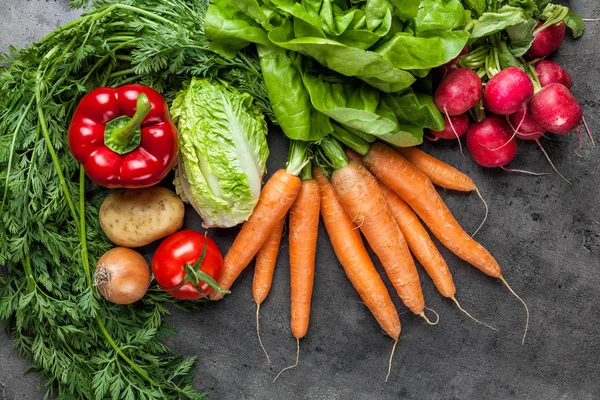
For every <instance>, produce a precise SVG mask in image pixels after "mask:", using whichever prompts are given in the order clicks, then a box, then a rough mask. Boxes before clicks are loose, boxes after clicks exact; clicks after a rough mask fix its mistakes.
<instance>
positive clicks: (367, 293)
mask: <svg viewBox="0 0 600 400" xmlns="http://www.w3.org/2000/svg"><path fill="white" fill-rule="evenodd" d="M313 175H314V176H315V178H316V179H317V182H319V187H320V188H321V215H322V217H323V222H324V224H325V229H326V230H327V234H328V235H329V239H330V240H331V245H332V246H333V250H334V252H335V255H336V256H337V258H338V260H339V261H340V264H342V267H343V268H344V272H345V273H346V275H347V276H348V279H350V282H351V283H352V286H354V288H355V289H356V291H357V292H358V294H359V296H360V298H361V299H362V301H363V302H364V303H365V305H366V306H367V308H368V309H369V310H370V311H371V313H372V314H373V316H374V317H375V319H376V320H377V322H378V323H379V325H381V328H382V329H383V330H384V331H385V332H386V333H387V334H388V335H390V336H391V337H392V338H393V339H398V338H399V337H400V330H401V327H400V318H399V316H398V311H396V307H395V306H394V303H393V302H392V299H391V297H390V294H389V293H388V290H387V288H386V287H385V284H384V283H383V280H381V277H380V276H379V274H378V273H377V270H376V269H375V266H374V265H373V262H372V261H371V258H370V257H369V254H368V253H367V249H366V248H365V246H364V244H363V241H362V238H361V236H360V231H359V230H358V229H357V226H356V224H355V223H354V222H353V221H352V219H350V217H349V216H348V214H347V213H346V211H345V210H344V208H343V206H342V203H340V200H339V199H338V198H337V196H336V194H335V189H334V188H333V186H332V185H331V183H330V182H329V181H328V180H327V178H326V177H325V176H324V175H323V172H322V171H321V170H320V169H314V170H313Z"/></svg>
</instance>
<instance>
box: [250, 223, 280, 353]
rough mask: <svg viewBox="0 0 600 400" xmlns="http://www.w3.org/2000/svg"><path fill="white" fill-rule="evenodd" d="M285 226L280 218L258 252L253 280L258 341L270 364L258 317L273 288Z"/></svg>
mask: <svg viewBox="0 0 600 400" xmlns="http://www.w3.org/2000/svg"><path fill="white" fill-rule="evenodd" d="M284 226H285V217H283V218H281V220H279V222H278V223H277V225H276V226H275V229H274V230H273V232H271V235H270V236H269V238H268V239H267V241H266V242H265V244H263V246H262V247H261V248H260V250H259V251H258V253H257V254H256V260H255V263H254V280H253V281H252V296H253V297H254V301H255V302H256V335H257V336H258V342H259V343H260V347H261V348H262V349H263V351H264V352H265V356H266V357H267V362H268V363H269V364H270V363H271V360H270V358H269V354H268V353H267V350H266V349H265V346H263V343H262V340H261V338H260V326H259V324H258V318H259V313H260V305H261V304H262V302H263V301H264V300H265V299H266V298H267V295H268V294H269V291H270V290H271V283H272V282H273V273H274V272H275V264H276V263H277V254H278V253H279V243H280V242H281V235H282V233H283V228H284Z"/></svg>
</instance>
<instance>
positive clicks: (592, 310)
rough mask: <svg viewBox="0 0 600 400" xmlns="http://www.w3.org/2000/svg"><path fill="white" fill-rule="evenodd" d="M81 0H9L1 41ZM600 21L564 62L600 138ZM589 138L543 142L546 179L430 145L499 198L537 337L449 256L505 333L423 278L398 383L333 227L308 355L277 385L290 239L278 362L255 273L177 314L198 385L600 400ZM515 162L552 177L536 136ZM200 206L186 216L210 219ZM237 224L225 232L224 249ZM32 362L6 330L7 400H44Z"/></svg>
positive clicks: (270, 311)
mask: <svg viewBox="0 0 600 400" xmlns="http://www.w3.org/2000/svg"><path fill="white" fill-rule="evenodd" d="M571 3H572V4H571V5H572V7H574V9H575V10H576V11H577V12H579V13H581V14H582V15H584V16H586V17H599V16H600V5H599V4H598V2H597V1H595V0H583V1H578V2H571ZM66 4H67V1H66V0H60V1H41V0H35V1H17V0H0V15H2V19H3V22H2V25H0V33H1V34H0V51H4V50H6V49H7V47H8V44H10V43H13V44H25V43H28V42H31V41H33V40H36V39H39V38H41V37H42V36H43V34H44V33H45V32H48V31H50V30H52V29H53V28H56V27H57V26H59V25H60V24H61V23H64V22H66V21H68V20H69V19H71V18H73V17H74V15H75V14H73V13H69V12H68V11H67V6H66ZM599 35H600V24H594V23H590V24H588V27H587V32H586V34H585V35H584V37H582V38H581V39H579V40H577V41H573V40H571V39H568V40H567V41H566V43H565V44H564V46H563V47H562V48H561V49H560V50H559V51H558V52H557V53H556V55H555V56H554V59H555V60H556V61H558V62H560V63H561V64H563V65H564V66H565V67H566V69H567V70H569V72H571V74H572V75H573V77H574V87H573V91H574V93H575V95H576V96H577V97H578V98H579V99H580V101H581V103H582V105H583V107H584V110H585V113H586V117H587V121H588V123H589V125H590V127H591V128H592V130H593V132H595V138H596V140H597V141H598V142H600V135H598V134H597V132H598V131H599V130H600V117H599V115H598V113H597V111H598V105H599V104H600V92H599V91H598V88H599V84H600V71H599V70H598V67H597V65H598V55H597V54H598V53H600V42H599V41H598V37H599ZM269 140H270V141H271V144H272V146H273V148H274V151H273V153H274V155H273V156H272V157H271V159H270V160H269V167H270V170H271V171H273V170H275V168H277V167H279V166H281V165H282V163H283V161H282V160H283V159H284V158H285V145H286V143H285V141H284V140H283V139H282V138H281V137H279V136H278V135H276V134H273V135H271V136H270V139H269ZM577 143H578V140H577V136H576V135H575V134H569V135H564V136H561V137H556V136H554V137H552V138H550V139H544V140H543V144H544V146H545V148H546V150H547V151H548V153H549V154H550V156H551V157H552V159H553V160H554V162H555V164H556V166H557V168H558V169H559V170H560V171H562V173H563V174H564V175H565V176H567V177H568V178H569V179H571V180H572V182H573V186H569V185H567V184H566V183H565V182H563V181H562V180H561V179H560V178H559V177H558V176H556V175H548V176H543V177H531V176H525V175H519V174H511V173H507V172H503V171H499V170H486V169H483V168H480V167H478V166H477V165H475V164H474V162H473V161H472V160H471V159H469V157H468V156H467V157H466V158H463V157H462V156H461V155H460V153H459V152H458V147H457V145H456V144H454V143H446V144H437V145H435V146H434V145H431V144H426V145H425V146H424V147H425V148H426V150H427V151H429V152H431V153H432V154H434V155H435V156H438V157H439V158H441V159H443V160H446V161H448V162H450V163H451V164H453V165H455V166H457V167H458V168H460V169H462V170H464V171H465V172H467V173H468V174H469V175H471V176H472V177H473V178H474V180H475V181H476V182H477V184H478V185H479V188H480V190H481V192H482V194H483V195H484V196H485V197H486V199H487V201H488V204H489V206H490V211H491V212H490V216H489V218H488V221H487V223H486V225H485V227H484V228H483V230H482V231H481V232H480V233H479V234H478V239H479V241H480V242H481V243H483V244H484V245H485V246H487V247H488V248H489V249H490V251H491V252H492V253H493V254H494V255H495V256H496V257H497V259H498V261H499V262H500V264H501V265H502V266H503V268H504V271H505V276H506V278H507V279H508V281H509V282H510V283H511V284H512V286H513V288H514V289H515V290H516V291H517V292H518V293H520V294H521V295H522V297H523V299H524V300H525V301H526V302H527V304H528V305H529V308H530V310H531V321H530V330H529V334H528V337H527V341H526V344H525V345H524V346H521V343H520V339H521V335H522V331H523V327H524V322H525V320H524V312H523V308H522V306H521V305H520V303H519V302H517V301H516V300H515V299H514V298H513V297H511V296H510V294H509V293H508V291H507V290H506V289H505V288H504V287H503V286H502V285H501V284H500V283H499V282H498V281H496V280H494V279H490V278H488V277H486V276H484V275H483V274H482V273H480V272H479V271H477V270H475V269H474V268H472V267H470V266H469V265H467V264H465V263H464V262H462V261H460V260H459V259H457V258H456V257H454V256H453V255H451V254H450V253H449V252H447V251H443V253H444V255H445V256H446V259H447V260H448V263H449V265H450V268H451V269H452V272H453V275H454V279H455V282H456V284H457V287H458V294H457V297H458V298H459V300H461V301H462V305H463V306H464V307H465V308H466V309H468V310H469V311H470V312H472V313H473V314H474V315H476V316H478V317H479V318H481V319H483V320H485V321H487V322H489V323H491V324H493V325H494V326H496V327H497V328H499V330H500V332H499V333H496V332H494V331H492V330H489V329H486V328H484V327H482V326H480V325H477V324H475V323H473V322H472V321H470V320H469V319H467V318H466V317H465V316H464V315H463V314H461V313H459V312H458V311H457V309H456V308H455V307H454V306H453V304H452V303H451V302H449V301H446V300H444V299H442V298H441V297H440V296H439V295H438V294H437V293H436V291H435V288H434V287H433V285H432V283H431V281H430V280H429V279H428V278H427V277H426V276H425V275H424V274H422V285H423V290H424V294H425V298H426V302H427V305H428V306H429V307H432V308H434V309H435V310H437V311H438V312H439V313H440V315H441V317H442V318H441V321H440V323H439V324H438V325H437V326H428V325H425V324H423V323H422V321H421V320H420V319H419V318H417V317H414V316H412V315H411V314H410V313H407V312H405V311H406V309H405V308H404V307H403V306H401V303H400V301H399V300H398V299H397V298H396V304H397V306H398V308H399V310H400V311H401V312H403V314H402V315H401V319H402V323H403V333H402V338H401V340H400V342H399V345H398V348H397V350H396V355H395V358H394V363H393V369H392V374H391V377H390V380H389V382H387V383H385V382H384V378H385V373H386V367H387V358H388V356H389V352H390V350H391V347H392V342H391V340H390V339H389V338H388V337H386V336H385V335H384V334H383V333H382V332H381V330H380V328H379V327H378V325H377V323H376V322H375V321H374V319H373V318H372V317H371V315H370V314H369V312H368V310H367V309H366V308H365V307H364V305H362V304H361V303H360V299H359V297H358V295H356V293H355V292H354V290H353V289H352V287H351V285H350V283H349V282H348V280H347V279H346V277H345V276H344V273H343V271H342V270H341V268H340V267H339V265H338V263H337V261H336V259H335V256H334V255H333V252H332V249H331V246H330V244H329V243H328V240H327V238H326V236H325V231H324V230H323V229H321V231H320V237H319V252H318V255H317V267H316V277H317V279H316V282H315V291H314V297H313V313H312V316H311V326H310V330H309V333H308V335H307V336H306V337H305V338H304V339H302V341H301V344H300V346H301V355H300V365H299V366H298V368H296V369H294V370H290V371H287V372H286V373H285V374H284V375H282V376H281V377H280V378H279V380H278V381H277V382H276V383H272V380H273V378H274V376H275V375H276V373H277V372H278V371H279V370H280V369H281V368H282V367H284V366H286V365H289V364H291V363H293V361H294V356H295V354H294V351H295V343H294V341H293V339H292V335H291V333H290V329H289V276H288V262H287V257H288V246H287V244H286V240H284V242H283V245H282V248H281V253H280V257H279V264H278V267H277V270H276V273H275V281H274V282H275V283H274V286H273V290H272V292H271V294H270V296H269V298H268V299H267V301H266V302H265V303H264V305H263V307H262V310H261V311H262V318H261V328H262V338H263V341H264V344H265V346H266V348H267V349H268V350H269V352H270V355H271V360H272V365H271V366H268V365H266V362H265V359H264V356H263V353H262V351H261V349H260V347H259V346H258V342H257V339H256V333H255V319H254V318H255V314H254V313H255V305H254V303H253V302H252V296H251V291H250V289H251V282H252V268H249V269H248V270H247V271H245V272H244V273H243V274H242V275H241V277H240V278H239V281H238V282H237V283H236V285H235V286H234V288H233V289H234V293H233V294H232V295H230V296H228V297H227V298H226V299H224V300H223V301H221V302H219V303H217V304H211V305H209V306H207V307H205V308H203V309H202V310H198V311H196V312H194V313H193V314H184V313H179V312H176V313H175V314H174V315H173V317H172V318H171V322H172V323H173V324H174V325H175V326H176V327H177V328H178V329H179V331H180V336H179V337H178V338H176V339H173V340H171V342H170V344H171V345H172V346H173V348H174V349H175V351H177V352H180V353H183V354H186V355H190V356H191V355H197V356H198V357H199V362H198V367H199V369H200V373H199V374H198V375H197V378H196V381H195V384H196V386H197V387H198V388H199V389H204V390H207V391H208V392H209V393H210V398H211V399H235V400H240V399H316V400H317V399H318V400H320V399H323V400H325V399H327V400H334V399H344V400H345V399H382V400H384V399H385V400H387V399H390V400H391V399H414V400H423V399H427V400H450V399H456V400H457V399H460V400H463V399H464V400H467V399H468V400H479V399H531V400H546V399H556V400H559V399H560V400H569V399H577V400H592V399H598V398H600V381H599V379H598V373H599V367H598V362H599V356H600V348H599V341H600V328H599V325H598V320H599V315H600V274H599V267H600V260H599V254H600V207H599V200H600V195H598V187H600V174H599V173H598V170H599V167H600V149H592V148H591V146H590V144H589V141H588V140H587V139H584V147H583V150H582V151H581V156H582V157H581V158H580V157H578V156H577V155H576V154H574V153H573V151H572V150H573V149H574V148H575V147H576V146H577ZM519 146H520V147H519V153H518V156H517V158H516V159H515V161H514V162H513V163H512V164H511V165H510V166H511V167H514V168H523V169H529V170H536V171H551V170H550V167H549V166H548V164H547V162H546V161H545V159H544V158H543V155H542V153H541V152H540V151H539V150H538V149H537V148H536V146H535V144H533V143H520V144H519ZM442 196H443V197H444V199H445V200H446V201H447V203H448V205H449V207H450V208H451V209H452V210H453V211H454V213H455V215H456V217H457V218H458V220H459V221H460V222H461V223H462V224H463V225H464V226H465V227H466V228H467V229H468V230H474V229H475V228H476V227H477V225H478V224H479V222H480V220H481V218H482V216H483V210H482V206H481V204H480V202H479V200H478V199H477V197H475V196H471V195H463V194H458V193H452V192H444V191H442ZM198 222H199V221H198V219H197V218H196V216H195V215H194V214H193V213H192V212H189V213H188V214H187V221H186V225H187V226H191V227H194V226H197V224H198ZM234 234H235V230H229V231H215V232H213V235H214V236H215V238H216V239H217V240H218V241H219V243H220V244H221V246H222V248H223V250H226V249H227V248H228V246H229V245H230V243H231V241H232V239H233V237H234ZM27 367H28V364H27V363H26V362H25V361H24V360H23V359H21V358H20V356H19V355H18V354H17V353H16V352H15V351H14V349H13V347H12V343H11V340H10V338H9V337H8V336H7V335H6V334H5V333H4V332H3V333H1V334H0V399H11V400H12V399H21V398H32V399H39V398H42V396H43V389H40V388H38V387H37V385H38V383H39V379H38V378H37V377H36V376H35V375H23V374H24V372H25V370H26V369H27Z"/></svg>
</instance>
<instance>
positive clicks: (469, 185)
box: [397, 147, 489, 236]
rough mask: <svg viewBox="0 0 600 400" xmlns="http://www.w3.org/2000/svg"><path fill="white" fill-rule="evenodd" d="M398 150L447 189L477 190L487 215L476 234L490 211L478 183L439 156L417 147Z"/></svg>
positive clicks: (434, 182) (432, 179)
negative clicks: (439, 158)
mask: <svg viewBox="0 0 600 400" xmlns="http://www.w3.org/2000/svg"><path fill="white" fill-rule="evenodd" d="M397 150H398V151H399V152H400V154H402V155H403V156H404V157H405V158H406V159H407V160H408V161H410V163H411V164H412V165H414V166H415V167H417V169H419V171H421V172H422V173H423V174H424V175H425V176H427V177H428V178H429V179H430V180H431V182H432V183H433V184H435V185H438V186H441V187H443V188H445V189H451V190H458V191H461V192H472V191H475V192H476V193H477V196H479V198H480V199H481V201H482V202H483V205H484V206H485V217H484V218H483V221H482V222H481V224H480V225H479V227H478V228H477V229H476V230H475V232H474V233H473V234H472V235H471V236H475V235H476V234H477V232H479V230H480V229H481V227H482V226H483V224H484V223H485V221H486V220H487V215H488V212H489V209H488V205H487V203H486V201H485V200H484V198H483V196H481V193H480V192H479V189H478V188H477V185H475V182H473V180H472V179H471V178H469V176H468V175H466V174H464V173H463V172H461V171H459V170H458V169H456V168H454V167H453V166H451V165H449V164H446V163H445V162H443V161H441V160H438V159H437V158H435V157H433V156H431V155H429V154H427V153H425V152H424V151H421V150H419V149H418V148H416V147H399V148H397Z"/></svg>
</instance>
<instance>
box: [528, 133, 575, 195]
mask: <svg viewBox="0 0 600 400" xmlns="http://www.w3.org/2000/svg"><path fill="white" fill-rule="evenodd" d="M535 142H536V143H537V145H538V147H539V148H540V150H541V151H542V153H543V154H544V156H546V160H548V162H549V163H550V165H551V166H552V169H553V170H554V171H555V172H556V173H557V174H558V176H560V177H561V178H562V179H563V180H564V181H565V182H567V183H568V184H569V185H573V184H572V183H571V181H569V180H568V179H567V178H565V177H564V176H563V174H561V173H560V172H559V171H558V169H556V166H555V165H554V163H553V162H552V160H551V159H550V156H549V155H548V153H546V149H544V146H542V143H541V142H540V140H539V139H535Z"/></svg>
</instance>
